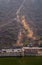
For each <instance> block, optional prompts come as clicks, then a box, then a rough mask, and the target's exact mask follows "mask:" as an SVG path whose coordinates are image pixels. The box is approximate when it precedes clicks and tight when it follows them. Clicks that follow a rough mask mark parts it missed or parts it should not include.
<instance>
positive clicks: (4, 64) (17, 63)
mask: <svg viewBox="0 0 42 65" xmlns="http://www.w3.org/2000/svg"><path fill="white" fill-rule="evenodd" d="M0 65H42V57H1V58H0Z"/></svg>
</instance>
